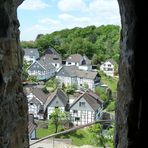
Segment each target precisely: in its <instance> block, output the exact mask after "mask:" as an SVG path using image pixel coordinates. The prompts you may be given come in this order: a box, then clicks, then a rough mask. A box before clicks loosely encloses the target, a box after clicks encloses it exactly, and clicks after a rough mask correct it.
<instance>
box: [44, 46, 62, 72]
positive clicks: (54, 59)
mask: <svg viewBox="0 0 148 148" xmlns="http://www.w3.org/2000/svg"><path fill="white" fill-rule="evenodd" d="M44 56H45V57H46V58H47V59H48V61H49V63H51V64H52V65H53V66H54V67H55V68H56V70H57V71H58V69H59V68H60V67H61V66H62V57H61V55H60V54H59V53H57V52H56V50H55V49H54V48H51V47H49V48H47V49H46V50H45V52H44Z"/></svg>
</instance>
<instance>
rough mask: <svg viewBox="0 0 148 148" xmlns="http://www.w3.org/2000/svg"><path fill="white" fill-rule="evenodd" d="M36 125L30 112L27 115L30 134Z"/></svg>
mask: <svg viewBox="0 0 148 148" xmlns="http://www.w3.org/2000/svg"><path fill="white" fill-rule="evenodd" d="M36 127H37V124H36V123H35V122H34V117H33V115H32V114H30V115H29V122H28V132H29V134H31V133H32V132H33V131H34V130H35V129H36Z"/></svg>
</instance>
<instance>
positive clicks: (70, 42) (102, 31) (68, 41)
mask: <svg viewBox="0 0 148 148" xmlns="http://www.w3.org/2000/svg"><path fill="white" fill-rule="evenodd" d="M119 41H120V26H117V25H106V26H105V25H102V26H99V27H96V26H87V27H85V28H80V27H75V28H72V29H64V30H61V31H55V32H53V33H51V34H45V35H43V34H39V35H38V36H37V37H36V39H35V41H21V46H22V48H38V50H39V52H40V54H41V55H42V54H43V53H44V51H45V50H46V49H47V48H48V47H49V46H50V47H53V48H55V50H56V51H57V52H58V53H59V54H61V55H62V58H63V60H64V59H65V58H67V57H68V56H69V55H70V54H75V53H79V54H82V55H83V54H85V55H87V56H88V57H89V58H90V59H92V64H94V65H95V64H97V63H99V62H103V61H105V60H107V59H113V60H115V61H116V62H117V63H118V61H119Z"/></svg>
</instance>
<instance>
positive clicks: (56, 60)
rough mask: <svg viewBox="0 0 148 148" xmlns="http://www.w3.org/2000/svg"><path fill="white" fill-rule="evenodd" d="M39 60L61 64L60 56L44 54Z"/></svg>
mask: <svg viewBox="0 0 148 148" xmlns="http://www.w3.org/2000/svg"><path fill="white" fill-rule="evenodd" d="M41 59H46V60H47V61H48V62H49V63H60V64H62V58H61V56H60V55H52V54H45V55H44V56H42V57H41Z"/></svg>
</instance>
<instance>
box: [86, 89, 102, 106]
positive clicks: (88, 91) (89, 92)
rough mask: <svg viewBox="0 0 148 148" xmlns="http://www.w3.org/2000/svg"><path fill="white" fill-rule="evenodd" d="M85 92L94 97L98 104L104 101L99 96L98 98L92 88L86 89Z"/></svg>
mask: <svg viewBox="0 0 148 148" xmlns="http://www.w3.org/2000/svg"><path fill="white" fill-rule="evenodd" d="M87 93H88V94H89V95H90V96H91V97H93V98H94V99H96V100H97V101H98V103H99V104H100V105H101V104H103V103H104V101H103V100H101V98H100V97H99V96H98V95H97V94H96V93H94V92H93V91H92V90H90V89H88V90H87Z"/></svg>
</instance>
